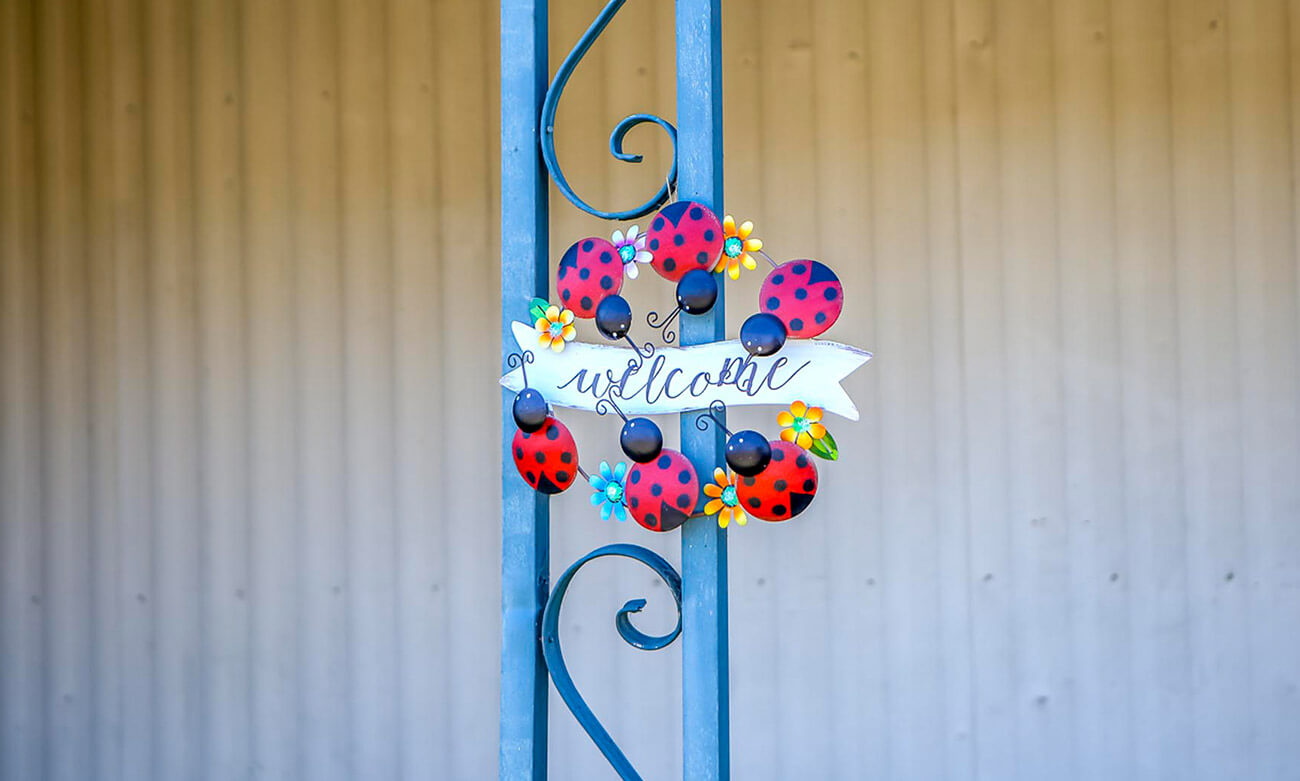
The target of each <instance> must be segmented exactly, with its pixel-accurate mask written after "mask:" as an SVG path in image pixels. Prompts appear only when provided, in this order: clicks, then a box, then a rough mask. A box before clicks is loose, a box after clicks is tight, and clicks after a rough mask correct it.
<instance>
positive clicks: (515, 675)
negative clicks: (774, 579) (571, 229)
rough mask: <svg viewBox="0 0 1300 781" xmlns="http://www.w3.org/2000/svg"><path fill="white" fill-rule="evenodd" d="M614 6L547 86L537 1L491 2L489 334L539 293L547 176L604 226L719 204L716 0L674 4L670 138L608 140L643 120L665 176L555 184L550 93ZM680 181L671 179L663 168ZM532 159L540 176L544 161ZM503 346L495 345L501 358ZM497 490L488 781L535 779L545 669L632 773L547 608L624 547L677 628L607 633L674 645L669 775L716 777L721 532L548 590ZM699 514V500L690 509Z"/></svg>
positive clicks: (721, 729)
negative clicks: (591, 192)
mask: <svg viewBox="0 0 1300 781" xmlns="http://www.w3.org/2000/svg"><path fill="white" fill-rule="evenodd" d="M625 2H626V0H609V2H608V4H607V5H606V6H605V8H604V9H603V10H602V11H601V13H600V15H599V16H597V18H596V20H595V21H594V22H593V23H592V25H591V28H590V29H588V30H587V32H586V33H585V34H584V35H583V36H582V38H581V39H579V41H578V43H577V45H576V46H575V47H574V48H573V50H572V51H571V52H570V53H569V55H568V56H567V57H565V59H564V62H563V64H562V65H561V66H560V69H559V70H558V71H557V72H556V75H555V79H554V81H553V82H552V84H551V86H550V88H549V89H547V88H546V85H545V74H546V69H547V62H546V58H547V49H546V38H547V18H546V10H547V9H546V0H502V3H501V101H502V104H501V161H502V164H501V170H502V177H501V180H502V186H501V192H502V207H501V221H502V225H503V226H510V230H508V231H504V230H503V231H502V234H503V235H502V249H501V263H502V266H501V303H502V315H501V320H502V329H501V332H502V334H509V333H510V330H511V321H512V320H513V318H514V313H516V312H520V311H524V310H525V309H526V308H527V305H528V301H529V299H531V298H532V297H534V296H538V297H542V298H546V297H547V289H548V268H549V265H548V263H547V253H546V250H547V243H548V238H549V237H548V230H547V228H548V226H547V219H548V211H547V199H546V194H547V187H546V171H549V173H550V176H551V178H552V179H554V180H555V183H556V186H557V188H558V189H559V191H560V193H561V194H562V195H564V197H565V198H567V199H568V200H569V201H570V202H572V203H573V204H574V205H575V206H577V207H578V208H579V209H582V210H583V211H585V212H587V213H589V214H593V215H595V216H597V217H602V218H605V219H611V220H625V219H631V218H634V217H639V216H641V215H643V214H648V213H649V212H651V211H653V210H654V209H655V208H657V207H658V206H660V205H661V204H663V203H664V202H665V201H666V200H667V199H668V198H669V196H670V194H671V192H672V185H673V184H674V183H676V184H677V185H678V191H679V195H680V197H682V198H685V199H690V200H696V201H701V202H703V203H705V204H707V205H709V206H710V207H711V208H713V209H714V210H715V211H719V210H720V207H721V205H722V65H721V52H722V32H721V17H722V10H721V0H676V2H677V14H676V19H677V116H678V121H679V123H680V132H679V130H678V129H677V128H674V127H673V125H672V124H671V123H669V122H668V121H667V120H665V119H663V118H662V117H659V116H656V115H653V114H633V115H631V116H629V117H626V118H624V119H623V120H621V121H620V122H619V123H618V124H617V125H616V126H615V127H614V130H613V132H612V133H611V134H610V152H611V154H613V155H614V157H616V158H617V159H619V160H622V161H625V162H633V163H636V162H640V161H641V156H640V155H634V154H627V153H625V152H624V151H623V139H624V137H625V136H626V134H627V132H628V131H629V130H630V129H631V128H633V127H635V126H637V125H639V124H642V123H647V122H648V123H654V124H657V125H659V126H660V127H662V128H663V129H664V130H665V132H667V133H668V134H669V138H670V139H671V140H672V142H673V163H672V167H671V169H670V171H669V174H668V178H667V181H666V182H665V184H664V186H663V187H661V188H659V190H658V192H656V193H655V194H654V195H653V196H651V198H650V199H649V200H647V201H645V202H644V203H642V204H641V205H640V206H637V207H634V208H631V209H627V210H624V211H603V210H600V209H597V208H596V207H594V206H592V205H590V204H588V203H587V202H585V201H584V200H582V199H581V198H580V197H579V196H578V195H577V194H576V193H575V192H574V191H573V189H572V188H571V187H570V186H569V184H568V182H567V180H566V179H565V177H564V173H563V171H562V170H561V168H560V165H559V160H558V158H557V157H556V154H555V138H554V134H555V115H556V110H557V108H558V106H559V100H560V97H561V95H562V94H563V91H564V87H565V85H566V84H567V83H568V80H569V77H570V75H572V73H573V71H574V69H575V68H576V67H577V65H578V63H579V62H581V60H582V57H583V56H584V55H585V54H586V52H587V50H588V49H589V48H590V47H591V45H592V44H593V43H594V42H595V40H596V38H597V37H599V36H600V34H601V32H603V31H604V29H605V28H606V26H608V25H609V23H610V21H611V20H612V19H613V17H614V15H615V14H617V13H618V10H619V9H620V8H622V6H623V4H624V3H625ZM679 163H680V166H681V176H680V179H679V178H678V167H679ZM543 166H544V167H545V169H543ZM725 322H726V321H725V301H724V299H723V297H722V293H721V291H720V292H719V298H718V301H717V303H716V304H715V305H714V307H713V309H712V311H711V312H710V313H708V314H706V315H699V316H694V315H685V314H684V315H683V316H682V323H681V338H682V344H683V345H690V344H704V343H707V342H713V341H717V340H719V339H722V338H724V337H725ZM509 351H510V345H509V342H508V341H506V342H503V344H502V360H503V362H504V361H505V359H506V356H507V354H508V353H509ZM510 402H511V398H510V397H509V394H506V395H503V397H502V427H503V428H502V430H503V437H502V439H503V442H502V463H503V464H510V463H511V458H510V453H509V450H510V441H509V437H510V434H511V432H512V431H513V428H514V426H513V420H512V417H511V413H510ZM701 414H707V411H700V412H692V413H686V414H684V415H682V419H681V430H682V436H681V441H682V449H683V452H684V453H685V455H686V457H687V458H689V459H690V460H691V462H692V463H693V464H694V465H695V469H696V471H697V472H698V473H699V474H700V475H702V476H709V475H712V473H713V468H714V466H715V465H717V464H720V463H722V455H723V439H722V432H721V429H720V427H716V426H715V427H710V428H709V429H708V430H707V431H705V430H702V428H703V427H698V426H696V420H697V419H698V417H699V416H700V415H701ZM502 472H503V484H502V497H503V506H502V615H503V636H502V659H501V765H500V776H501V778H503V779H507V778H508V779H526V778H532V779H544V778H545V777H546V693H547V685H546V669H545V668H543V667H542V663H544V664H545V665H547V666H548V667H549V670H550V675H551V680H552V681H553V682H554V683H555V686H556V690H557V691H558V692H559V693H560V695H561V697H562V698H563V699H564V700H565V703H566V704H567V705H568V706H569V709H570V710H571V711H572V712H573V714H574V716H575V717H576V718H577V719H578V721H579V723H580V724H581V725H582V727H583V728H584V729H585V730H586V731H587V734H588V735H590V736H591V738H592V740H593V741H594V742H595V743H596V745H597V746H598V747H599V748H600V750H601V752H602V753H604V755H605V757H606V758H607V759H608V760H609V762H610V764H611V765H613V767H614V769H615V770H616V771H617V772H618V774H619V776H620V777H622V778H624V779H638V780H639V779H640V776H639V775H638V774H637V772H636V770H635V769H634V768H633V767H632V765H631V763H630V762H629V761H628V760H627V757H626V756H625V755H624V754H623V752H622V751H621V750H620V749H619V748H618V745H617V744H616V743H615V742H614V740H613V739H612V738H611V737H610V735H609V733H608V732H607V731H606V730H605V729H604V727H603V726H601V724H600V722H599V721H598V720H597V719H596V717H595V715H594V714H593V713H592V712H591V709H590V708H589V707H587V704H586V702H585V701H584V700H583V698H582V696H581V694H579V693H578V690H577V687H576V685H575V684H574V682H573V678H572V677H571V676H570V675H569V672H568V668H567V666H566V665H565V663H564V657H563V653H562V652H561V650H560V641H559V616H560V609H561V606H562V604H563V601H564V595H565V593H566V592H567V590H568V587H569V583H570V581H571V580H572V578H573V576H574V575H575V574H576V573H577V571H578V570H579V569H580V568H581V567H582V566H583V565H585V564H586V563H587V562H588V561H591V560H592V559H596V558H600V557H602V556H623V557H628V558H632V559H635V560H637V561H640V562H642V563H643V564H646V565H647V566H649V567H650V568H651V569H653V570H654V571H655V572H656V573H658V574H659V576H660V577H661V578H662V579H663V580H664V582H665V583H667V584H668V586H669V588H670V590H671V591H672V593H673V597H674V599H675V600H676V601H677V606H678V621H677V626H676V628H674V629H673V631H672V632H670V633H668V634H666V635H660V636H655V635H646V634H644V633H642V632H640V631H639V630H637V629H636V628H635V627H634V626H632V624H631V621H630V619H629V618H628V616H629V614H631V613H635V612H638V611H640V610H641V608H642V607H643V606H644V605H645V600H643V599H634V600H630V601H629V602H627V603H626V604H625V605H624V606H623V609H622V610H620V611H619V612H618V614H617V617H616V620H615V626H616V628H617V629H618V632H619V635H620V636H622V638H623V639H624V640H625V641H627V642H628V643H630V644H632V645H633V646H635V647H637V648H641V649H644V650H658V649H660V648H663V647H665V646H667V645H669V644H670V643H672V642H673V640H675V639H676V637H677V635H678V634H680V633H683V632H684V633H685V637H684V638H683V656H682V663H683V668H684V669H683V674H682V681H683V683H682V709H683V718H682V730H683V775H684V777H685V778H686V779H689V780H690V781H696V780H697V779H711V780H712V779H727V778H729V776H730V763H731V758H730V735H729V730H730V715H729V703H728V663H727V655H728V642H727V535H726V531H725V530H723V529H720V528H719V527H718V524H717V523H716V521H715V520H714V519H713V518H711V517H707V516H703V515H700V516H699V517H695V518H692V519H690V520H688V521H687V522H686V523H685V524H684V525H683V527H682V572H683V576H679V575H678V574H677V572H676V571H674V570H673V568H672V566H671V565H670V564H669V563H668V562H667V561H665V560H664V559H663V558H662V557H661V556H659V555H658V554H656V553H654V552H652V551H650V550H647V549H645V548H642V547H640V546H636V545H607V546H604V547H602V548H598V549H596V550H594V551H592V552H591V553H589V554H587V555H586V556H584V557H582V558H581V559H579V560H578V561H577V562H575V563H574V564H573V565H572V566H570V567H569V568H568V569H567V570H566V571H565V573H564V574H563V575H562V576H561V577H560V579H559V580H558V581H557V582H556V585H555V590H554V592H553V593H551V594H550V598H549V600H548V599H547V582H546V581H547V572H548V566H549V564H548V542H549V533H550V531H549V506H548V503H547V500H546V498H545V497H543V496H541V495H540V494H537V493H535V492H534V491H533V490H532V489H531V488H529V487H528V486H527V485H526V484H525V483H523V482H522V481H520V480H519V479H517V478H516V477H515V475H514V474H513V470H511V469H510V468H508V467H506V468H504V469H503V470H502ZM697 509H699V508H697Z"/></svg>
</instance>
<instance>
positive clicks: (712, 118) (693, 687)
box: [677, 0, 731, 781]
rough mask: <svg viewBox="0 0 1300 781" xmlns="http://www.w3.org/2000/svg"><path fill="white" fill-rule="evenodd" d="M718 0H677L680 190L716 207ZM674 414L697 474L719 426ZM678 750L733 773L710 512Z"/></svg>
mask: <svg viewBox="0 0 1300 781" xmlns="http://www.w3.org/2000/svg"><path fill="white" fill-rule="evenodd" d="M721 22H722V7H721V0H677V143H678V147H677V149H678V166H679V174H678V177H679V178H678V197H679V198H682V199H688V200H694V201H701V202H703V203H705V204H707V205H708V206H709V207H711V208H712V209H714V210H715V211H717V212H718V213H719V214H721V213H722V212H721V210H722V208H723V203H722V23H721ZM721 287H722V286H719V294H718V302H717V304H715V305H714V307H713V310H712V311H711V312H709V313H708V314H704V315H687V314H683V315H682V324H681V335H682V344H683V345H689V344H703V343H706V342H714V341H717V340H719V339H724V338H726V315H725V311H726V306H725V299H724V298H723V296H722V290H721ZM699 414H700V413H689V414H685V415H682V450H683V452H684V453H685V454H686V457H687V458H689V459H690V460H691V463H693V464H694V465H695V470H696V472H698V473H699V475H700V480H701V481H707V480H711V479H712V477H713V468H714V467H715V466H716V465H718V464H721V463H722V455H723V453H722V448H723V441H722V433H721V431H720V430H719V428H718V427H716V426H710V427H709V428H708V431H700V430H699V429H697V428H696V426H695V418H696V417H698V415H699ZM682 644H683V645H682V668H683V669H682V712H683V713H682V729H683V740H682V749H683V751H682V753H683V776H684V778H686V779H687V780H688V781H696V780H697V779H726V778H729V777H730V774H731V738H730V726H731V719H730V713H729V698H728V686H729V682H728V663H727V654H728V648H727V532H726V530H725V529H720V528H718V523H717V520H716V519H714V518H711V517H707V516H706V517H699V518H693V519H691V520H689V521H687V522H686V524H685V525H684V526H682Z"/></svg>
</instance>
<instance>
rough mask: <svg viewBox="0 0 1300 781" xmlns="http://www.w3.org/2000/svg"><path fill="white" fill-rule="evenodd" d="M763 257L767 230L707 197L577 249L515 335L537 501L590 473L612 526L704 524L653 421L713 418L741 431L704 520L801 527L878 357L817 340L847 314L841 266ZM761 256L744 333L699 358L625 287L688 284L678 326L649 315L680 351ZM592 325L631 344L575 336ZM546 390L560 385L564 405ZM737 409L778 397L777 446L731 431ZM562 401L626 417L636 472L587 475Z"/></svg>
mask: <svg viewBox="0 0 1300 781" xmlns="http://www.w3.org/2000/svg"><path fill="white" fill-rule="evenodd" d="M763 247H764V245H763V242H762V240H760V239H759V238H758V237H757V236H755V235H754V224H753V223H752V222H749V221H744V222H741V223H739V224H737V221H736V220H735V218H734V217H732V216H731V215H726V216H725V217H723V218H722V219H721V220H719V219H718V217H717V215H716V214H714V212H713V211H712V210H711V209H709V208H708V207H707V206H705V205H704V204H702V203H698V202H695V201H674V202H672V203H669V204H668V205H666V206H664V207H663V208H662V209H660V210H659V211H658V212H657V213H656V214H655V215H654V216H653V217H652V218H651V220H650V224H649V229H648V230H647V231H645V233H642V232H641V230H640V227H639V226H637V225H632V226H631V227H629V228H628V229H627V230H626V231H623V230H615V231H614V232H613V234H612V235H611V237H610V238H609V239H603V238H599V237H588V238H584V239H579V240H578V241H576V242H574V243H573V244H572V246H570V247H569V248H568V250H566V251H565V253H564V256H563V257H562V258H561V259H560V263H559V269H558V272H557V278H556V285H555V288H556V291H557V292H558V294H559V298H560V301H559V303H551V302H549V301H546V300H544V299H534V300H533V301H532V302H531V304H530V306H529V312H528V315H529V318H528V322H527V323H522V322H517V323H515V324H514V327H513V336H514V338H515V341H516V342H517V343H518V345H519V347H520V352H518V353H516V354H512V355H511V356H510V358H509V361H508V363H509V366H510V368H511V369H512V371H510V372H509V373H507V374H506V375H505V376H504V377H502V379H501V383H502V385H504V386H506V387H507V388H510V389H512V390H516V391H518V393H517V395H516V396H515V401H514V407H513V412H514V420H515V424H516V425H517V426H518V431H516V432H515V436H514V441H513V446H512V449H513V455H514V462H515V467H516V468H517V469H518V470H519V474H520V476H521V477H522V478H523V479H524V480H525V481H527V483H528V484H529V485H530V486H532V487H533V488H534V489H535V490H537V491H540V492H542V493H544V494H557V493H560V492H561V491H564V490H566V489H567V488H569V487H570V486H572V485H573V483H574V482H575V479H576V477H577V476H579V475H581V476H582V477H583V478H584V479H585V480H586V481H587V483H588V484H589V486H590V488H591V490H592V494H591V503H592V505H593V506H594V507H596V508H597V509H598V510H599V512H600V517H601V519H602V520H606V521H608V520H610V519H618V520H620V521H624V520H626V519H627V516H629V515H630V516H632V518H633V519H634V520H636V522H637V523H639V524H640V525H641V526H643V527H645V528H647V529H649V530H651V531H656V532H666V531H671V530H673V529H676V528H677V527H679V526H681V525H682V524H683V523H685V522H686V520H687V519H688V518H690V517H692V516H693V515H694V514H696V512H697V508H698V507H699V506H700V493H701V481H700V478H699V475H697V474H696V471H695V467H694V466H693V465H692V464H691V462H690V460H689V459H687V458H686V456H684V455H683V454H682V453H681V452H679V451H677V450H673V449H671V448H665V447H664V446H663V442H664V439H663V432H662V431H660V429H659V426H658V425H657V424H656V423H655V422H654V421H652V420H650V419H649V418H647V417H644V415H646V414H654V413H667V412H683V411H689V410H699V409H701V408H707V412H705V413H704V414H702V415H700V416H699V417H697V418H696V421H695V424H696V426H697V427H698V428H699V429H700V430H706V429H707V428H708V427H709V426H710V425H714V426H717V427H718V428H719V429H720V430H722V431H723V432H724V433H725V434H726V435H727V442H726V449H725V461H726V467H725V468H724V467H723V466H722V465H718V466H717V467H716V468H715V469H714V470H713V474H712V476H711V480H708V481H705V482H704V483H703V486H702V487H703V494H704V498H705V501H704V504H703V508H702V513H703V514H704V515H709V516H716V518H717V521H718V525H719V526H722V527H724V528H725V527H727V526H728V525H729V524H731V523H733V522H734V523H735V524H737V525H741V526H743V525H745V523H746V521H747V519H748V518H749V517H754V518H759V519H761V520H764V521H772V522H777V521H786V520H789V519H791V518H793V517H795V516H796V515H799V514H800V513H802V512H803V511H804V510H805V509H807V508H808V505H809V504H811V503H812V501H813V498H814V497H815V496H816V495H817V487H818V473H817V465H816V463H815V461H814V457H816V458H820V459H824V460H827V461H835V460H836V459H838V458H839V448H838V446H837V445H836V442H835V438H834V437H833V436H832V435H831V432H830V431H829V429H828V428H827V426H826V421H825V415H826V413H827V412H834V413H836V414H839V415H841V416H843V417H846V418H848V419H850V420H857V418H858V413H857V409H856V408H855V407H854V406H853V402H852V401H851V400H850V399H849V398H848V395H847V394H846V393H845V392H844V390H843V388H842V387H840V384H839V382H840V380H842V379H843V378H844V377H846V376H847V375H848V374H849V373H850V372H852V371H853V370H854V369H856V368H858V367H859V366H861V365H862V364H864V363H866V361H867V360H869V359H870V358H871V355H870V353H866V352H864V351H861V350H858V349H856V348H854V347H850V346H847V345H842V344H837V343H835V342H828V341H821V340H816V339H815V337H818V336H820V335H821V334H823V333H825V332H826V331H827V329H829V328H830V327H831V326H832V325H834V324H835V321H836V320H837V319H839V316H840V313H841V312H842V311H843V308H844V289H843V286H842V285H841V284H840V280H839V277H837V276H836V275H835V272H834V271H832V270H831V268H830V267H829V266H827V265H826V264H824V263H821V262H818V261H816V260H808V259H795V260H788V261H786V262H784V263H777V262H776V261H775V260H773V259H772V257H771V256H770V255H768V254H767V252H765V251H764V248H763ZM759 258H761V259H763V260H765V261H767V262H768V263H769V264H770V266H771V269H770V270H769V271H768V272H767V276H766V277H765V278H764V280H763V284H762V287H761V289H760V291H759V295H758V307H757V311H756V312H755V313H754V314H752V315H750V316H749V317H748V318H746V320H745V321H744V323H743V324H742V325H741V327H740V333H739V339H737V340H732V341H728V342H717V343H713V344H708V345H699V346H693V347H685V348H674V347H660V348H656V347H655V346H654V345H653V344H651V343H649V342H646V343H644V344H641V345H638V344H637V342H636V341H634V340H633V339H632V337H631V335H630V332H631V329H632V324H633V315H632V307H631V306H630V305H629V304H628V302H627V299H625V298H623V296H622V295H620V293H621V291H622V288H623V282H624V280H625V279H636V278H637V277H638V274H639V273H640V271H641V270H642V268H643V267H644V266H647V265H648V266H649V267H650V268H652V269H654V271H655V272H656V273H657V274H658V275H659V276H661V277H663V278H664V279H666V280H668V281H670V282H674V283H676V301H677V307H676V308H675V309H674V310H673V311H671V312H669V313H668V314H667V315H665V316H660V315H659V313H657V312H650V313H648V315H647V316H646V323H647V325H649V326H650V327H651V328H653V329H656V330H658V331H659V332H660V335H661V338H662V340H663V342H664V343H665V344H666V345H671V344H673V343H674V342H675V341H676V339H677V334H676V332H675V330H674V329H673V326H674V323H675V322H676V320H677V319H678V318H679V316H680V315H681V313H683V312H685V313H687V314H692V315H701V314H705V313H707V312H709V311H710V310H712V309H713V306H714V304H716V303H717V300H718V290H719V288H718V284H719V280H724V281H725V279H726V278H730V279H732V280H735V279H739V277H740V274H741V271H742V269H746V270H751V271H752V270H754V269H756V268H757V267H758V259H759ZM578 318H582V319H593V320H594V321H595V325H596V329H597V330H598V331H599V332H600V334H601V335H602V336H604V337H605V339H607V340H608V341H610V342H620V341H622V342H626V343H627V344H628V347H618V346H611V345H587V344H583V343H581V342H576V341H575V339H576V337H577V329H576V328H575V326H574V321H575V320H576V319H578ZM530 367H531V368H530ZM530 371H531V372H532V373H533V375H534V377H533V379H534V383H532V384H530V382H529V376H528V375H529V372H530ZM539 374H540V375H543V376H542V377H541V378H540V379H542V382H541V383H538V382H537V380H538V379H539V377H538V375H539ZM538 384H540V385H542V387H546V388H547V389H548V392H547V393H548V395H549V396H550V398H549V399H548V398H547V396H544V395H543V394H542V393H541V392H540V391H539V390H538V389H537V387H536V386H537V385H538ZM705 397H708V400H707V402H706V401H705ZM728 401H729V402H730V403H732V404H772V403H779V404H780V405H781V406H782V407H783V409H782V410H781V411H780V412H779V413H777V415H776V420H775V423H776V425H777V427H778V429H779V433H778V434H777V436H776V437H775V438H769V437H768V436H767V435H765V434H763V433H761V432H758V431H754V430H744V431H736V432H732V431H731V430H729V429H727V427H726V425H725V423H724V417H725V413H726V409H727V403H728ZM702 402H705V403H702ZM555 406H563V407H571V408H576V409H586V410H591V411H594V412H596V413H598V414H601V415H605V414H609V413H611V412H612V413H615V414H617V415H618V417H619V418H620V419H621V420H622V421H623V424H622V427H621V429H620V431H619V446H620V447H621V449H622V451H623V454H624V455H625V456H626V457H627V458H628V459H629V460H630V461H631V465H630V466H629V465H628V464H624V463H617V464H615V465H613V466H611V465H610V464H609V463H608V462H606V461H601V462H600V468H599V469H598V470H597V472H596V473H595V474H588V473H587V472H586V471H585V470H584V469H583V468H582V466H581V465H580V464H579V462H578V448H577V444H576V442H575V441H574V438H573V435H572V433H570V431H569V429H568V427H567V426H565V425H564V423H562V422H561V421H560V420H559V419H558V418H557V417H555V414H554V407H555Z"/></svg>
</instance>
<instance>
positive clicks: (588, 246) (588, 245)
mask: <svg viewBox="0 0 1300 781" xmlns="http://www.w3.org/2000/svg"><path fill="white" fill-rule="evenodd" d="M591 248H592V243H591V239H587V240H586V241H584V242H582V251H583V252H591Z"/></svg>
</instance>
